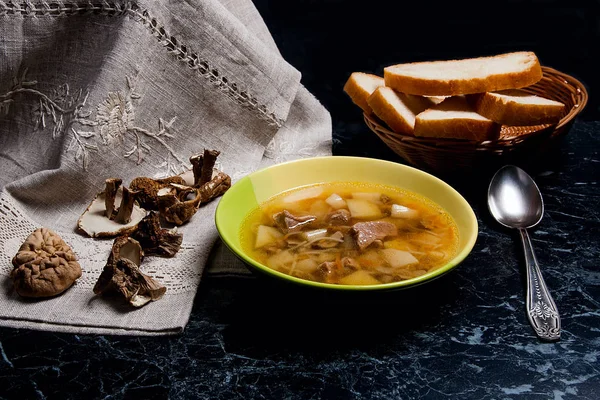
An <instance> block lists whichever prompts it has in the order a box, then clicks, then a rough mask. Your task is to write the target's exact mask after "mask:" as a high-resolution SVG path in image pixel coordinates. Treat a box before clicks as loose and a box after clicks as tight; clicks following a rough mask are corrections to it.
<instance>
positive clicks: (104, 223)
mask: <svg viewBox="0 0 600 400" xmlns="http://www.w3.org/2000/svg"><path fill="white" fill-rule="evenodd" d="M122 200H123V187H121V188H119V190H118V191H117V193H116V194H115V202H119V203H123V202H122ZM119 208H122V207H119ZM105 213H106V201H105V192H100V193H98V195H97V196H96V197H95V198H94V200H92V202H91V203H90V205H89V206H88V208H87V209H86V210H85V212H84V213H83V214H82V215H81V217H79V220H78V221H77V226H78V227H79V229H81V230H82V231H84V232H85V233H87V234H88V235H89V236H91V237H115V236H119V235H127V234H131V233H133V232H134V231H135V230H136V229H137V225H138V223H139V222H140V221H141V220H142V219H143V218H144V217H145V216H146V210H144V209H143V208H141V207H140V206H139V205H137V204H136V203H135V202H134V201H132V203H131V216H130V217H129V222H127V223H125V224H122V223H119V222H118V221H117V220H116V218H115V219H109V218H107V217H106V214H105ZM117 215H118V213H117Z"/></svg>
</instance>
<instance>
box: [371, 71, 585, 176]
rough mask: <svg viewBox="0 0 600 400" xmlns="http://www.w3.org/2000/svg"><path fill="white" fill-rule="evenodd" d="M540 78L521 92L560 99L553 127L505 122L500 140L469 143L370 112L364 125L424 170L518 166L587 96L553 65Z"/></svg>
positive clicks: (564, 128)
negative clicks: (418, 132) (404, 128)
mask: <svg viewBox="0 0 600 400" xmlns="http://www.w3.org/2000/svg"><path fill="white" fill-rule="evenodd" d="M542 70H543V78H542V79H541V80H540V81H539V82H537V83H536V84H535V85H532V86H529V87H527V88H524V90H525V91H527V92H529V93H532V94H536V95H538V96H541V97H545V98H548V99H552V100H556V101H560V102H562V103H564V104H565V105H566V107H565V110H566V113H565V115H564V116H563V117H562V118H561V120H560V121H559V123H558V124H556V125H536V126H506V125H503V126H502V127H501V131H500V139H498V140H493V141H484V142H477V141H469V140H458V139H441V138H421V137H415V136H410V135H405V134H401V133H396V132H394V131H392V130H391V129H390V128H389V127H388V126H387V125H386V124H385V123H384V122H383V121H381V120H379V119H378V118H377V117H376V116H374V115H367V114H366V113H365V114H364V120H365V122H366V124H367V126H368V127H369V128H370V129H371V130H372V131H373V132H375V133H376V134H377V135H378V136H379V137H380V138H381V140H383V142H384V143H385V144H386V145H387V146H388V147H389V148H390V149H392V150H393V151H394V152H395V153H396V154H398V155H399V156H400V157H402V158H403V159H404V160H406V162H407V163H409V164H411V165H413V166H415V167H417V168H420V169H424V170H428V171H431V172H436V173H443V174H450V173H456V172H465V171H469V170H473V169H479V168H486V167H489V168H496V167H497V166H498V165H500V164H506V163H515V164H519V163H521V162H522V161H523V160H529V161H531V160H532V159H537V158H539V156H541V155H543V154H544V153H545V152H546V151H547V150H548V149H549V148H551V146H552V145H553V144H554V143H555V142H556V141H557V139H558V138H560V137H561V136H563V135H564V134H566V133H567V132H568V131H569V129H570V128H571V125H572V123H573V121H574V119H575V117H576V116H577V114H579V113H580V112H581V111H582V110H583V108H584V107H585V105H586V103H587V100H588V93H587V90H586V89H585V87H584V86H583V84H582V83H581V82H579V81H578V80H577V79H575V78H573V77H571V76H569V75H567V74H564V73H562V72H559V71H557V70H555V69H553V68H549V67H542Z"/></svg>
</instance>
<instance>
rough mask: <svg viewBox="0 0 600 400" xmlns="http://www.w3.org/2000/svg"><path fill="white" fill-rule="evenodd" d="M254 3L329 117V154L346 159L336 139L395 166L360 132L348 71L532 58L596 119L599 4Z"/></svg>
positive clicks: (583, 115) (305, 0) (388, 153)
mask: <svg viewBox="0 0 600 400" xmlns="http://www.w3.org/2000/svg"><path fill="white" fill-rule="evenodd" d="M254 3H255V5H256V7H257V9H258V11H259V12H260V13H261V15H262V17H263V19H264V20H265V23H266V25H267V26H268V27H269V29H270V31H271V34H272V35H273V37H274V39H275V42H276V43H277V45H278V47H279V49H280V51H281V53H282V55H283V56H284V58H285V59H286V60H287V61H288V62H289V63H290V64H292V65H293V66H294V67H296V68H297V69H298V70H300V72H301V73H302V83H303V84H304V85H305V86H306V88H307V89H308V90H309V91H310V92H311V93H313V94H314V95H315V96H316V97H317V99H319V100H320V101H321V103H322V104H323V105H324V106H325V107H326V108H327V109H328V110H329V111H330V113H331V117H332V120H333V131H334V154H345V153H349V152H350V151H349V149H346V148H341V147H340V146H342V145H341V144H340V142H339V140H336V138H337V137H339V136H340V135H342V136H344V137H357V140H360V141H364V142H363V143H361V144H362V145H364V152H365V154H366V153H369V154H373V152H376V153H378V154H379V156H380V157H383V158H389V159H395V158H396V156H395V154H393V153H392V152H391V151H388V150H387V149H386V148H385V146H384V145H383V143H381V142H380V141H379V140H378V139H377V137H376V136H375V135H374V134H372V133H371V132H370V131H369V130H368V128H367V127H366V126H365V124H364V123H363V120H362V113H361V111H360V110H359V109H358V107H357V106H355V105H354V104H353V103H352V102H351V101H350V99H349V98H348V97H347V95H346V94H345V93H344V92H343V85H344V83H345V82H346V80H347V79H348V77H349V75H350V74H351V73H352V72H354V71H362V72H369V73H374V74H378V75H380V76H383V68H384V67H386V66H388V65H392V64H398V63H403V62H414V61H429V60H441V59H454V58H466V57H480V56H487V55H495V54H500V53H504V52H512V51H521V50H527V51H534V52H535V53H536V54H537V56H538V58H539V59H540V62H541V63H542V65H545V66H549V67H552V68H555V69H557V70H559V71H561V72H564V73H567V74H569V75H571V76H573V77H575V78H577V79H579V80H580V81H581V82H582V83H583V84H584V85H585V86H586V88H587V90H588V94H589V102H588V105H587V106H586V108H585V109H584V110H583V112H582V113H581V114H580V115H579V118H581V119H585V120H598V119H599V118H598V115H599V112H600V109H599V108H600V103H599V102H598V99H597V98H596V90H600V89H597V88H600V86H599V82H598V80H599V77H598V73H599V71H600V68H599V67H600V62H599V60H598V58H599V55H600V51H599V49H600V2H599V1H522V0H513V1H491V2H490V1H479V2H464V1H462V2H461V1H459V2H456V1H447V2H443V3H441V2H440V3H437V2H430V1H410V2H407V1H384V0H365V1H360V2H357V1H343V0H320V1H318V0H291V1H281V0H254ZM350 145H354V144H350ZM353 150H354V151H353V153H356V149H355V148H354V149H353Z"/></svg>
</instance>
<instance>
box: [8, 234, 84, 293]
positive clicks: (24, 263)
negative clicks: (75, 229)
mask: <svg viewBox="0 0 600 400" xmlns="http://www.w3.org/2000/svg"><path fill="white" fill-rule="evenodd" d="M12 264H13V266H14V269H13V270H12V272H11V273H10V277H11V278H12V280H13V285H14V288H15V290H16V292H17V293H18V294H19V295H21V296H23V297H50V296H56V295H57V294H60V293H62V292H64V291H65V290H67V289H68V288H70V287H71V286H72V285H73V283H75V281H76V280H77V279H78V278H79V277H81V267H80V266H79V263H78V262H77V257H76V256H75V253H73V250H72V249H71V247H69V245H68V244H66V243H65V241H64V240H63V239H62V238H61V237H60V236H59V235H58V234H56V232H54V231H53V230H51V229H48V228H39V229H36V230H35V231H33V232H32V233H31V235H29V236H28V237H27V239H25V242H24V243H23V244H22V245H21V247H20V248H19V251H18V252H17V254H16V255H15V256H14V257H13V259H12Z"/></svg>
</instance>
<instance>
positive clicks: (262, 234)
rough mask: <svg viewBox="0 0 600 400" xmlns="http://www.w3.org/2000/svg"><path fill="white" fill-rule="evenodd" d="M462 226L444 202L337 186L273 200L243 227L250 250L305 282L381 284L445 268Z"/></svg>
mask: <svg viewBox="0 0 600 400" xmlns="http://www.w3.org/2000/svg"><path fill="white" fill-rule="evenodd" d="M458 239H459V238H458V228H457V226H456V223H455V222H454V220H453V219H452V217H451V216H450V215H449V214H448V213H447V212H446V211H445V210H444V209H443V208H442V207H440V206H439V205H438V204H436V203H434V202H433V201H431V200H430V199H428V198H426V197H423V196H421V195H418V194H416V193H413V192H410V191H407V190H404V189H399V188H394V187H390V186H383V185H377V184H366V183H356V182H334V183H325V184H318V185H313V186H307V187H303V188H299V189H295V190H292V191H286V192H284V193H282V194H279V195H277V196H274V197H272V198H271V199H269V200H267V201H266V202H264V203H263V204H261V205H260V206H259V207H257V208H256V209H255V210H253V211H252V212H251V213H250V214H249V215H248V217H247V218H246V220H245V221H244V223H243V225H242V228H241V243H242V246H243V248H244V250H245V252H246V253H247V254H248V255H249V256H250V257H252V258H253V259H255V260H256V261H258V262H260V263H261V264H263V265H266V266H267V267H269V268H271V269H274V270H276V271H279V272H282V273H285V274H288V275H292V276H295V277H298V278H301V279H307V280H311V281H317V282H325V283H333V284H341V285H376V284H381V283H390V282H396V281H401V280H405V279H410V278H414V277H417V276H420V275H423V274H426V273H427V272H429V271H432V270H434V269H436V268H439V267H441V266H443V265H444V264H445V263H447V262H448V261H449V260H451V259H452V258H453V257H454V256H455V255H456V252H457V248H458V241H459V240H458Z"/></svg>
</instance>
